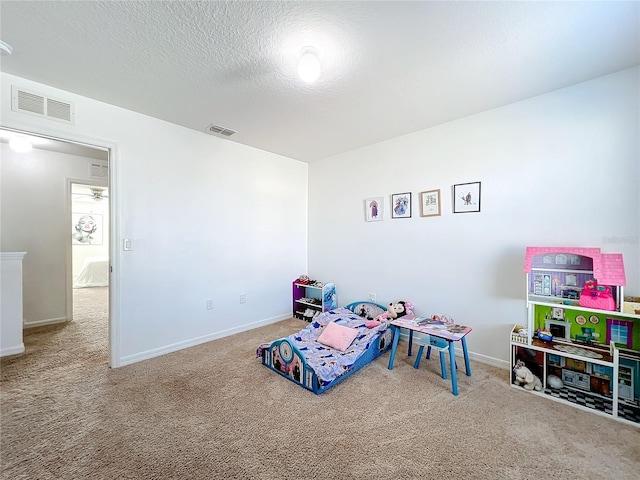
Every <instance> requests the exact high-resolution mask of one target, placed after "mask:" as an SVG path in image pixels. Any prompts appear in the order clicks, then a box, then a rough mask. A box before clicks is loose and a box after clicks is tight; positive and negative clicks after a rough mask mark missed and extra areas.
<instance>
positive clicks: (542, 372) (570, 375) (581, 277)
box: [510, 247, 640, 426]
mask: <svg viewBox="0 0 640 480" xmlns="http://www.w3.org/2000/svg"><path fill="white" fill-rule="evenodd" d="M525 272H526V280H527V282H526V283H527V292H526V293H527V323H526V325H516V326H515V327H514V328H513V329H512V331H511V342H510V352H511V365H512V366H513V370H512V373H511V385H512V386H514V387H517V388H522V387H524V389H526V390H530V391H531V392H533V393H536V394H539V395H541V396H544V397H546V398H550V399H553V400H556V401H560V402H564V403H569V404H571V405H572V406H575V407H577V408H581V409H585V410H588V411H591V412H595V413H600V414H603V415H607V416H611V417H613V418H615V419H617V420H620V421H624V422H629V423H632V424H633V425H635V426H640V315H638V314H637V313H636V312H637V310H635V309H634V308H633V307H631V308H630V307H629V302H627V301H626V299H625V297H624V292H623V289H624V286H625V285H626V277H625V273H624V264H623V260H622V255H620V254H607V253H602V252H601V251H600V249H598V248H572V247H528V248H527V251H526V258H525Z"/></svg>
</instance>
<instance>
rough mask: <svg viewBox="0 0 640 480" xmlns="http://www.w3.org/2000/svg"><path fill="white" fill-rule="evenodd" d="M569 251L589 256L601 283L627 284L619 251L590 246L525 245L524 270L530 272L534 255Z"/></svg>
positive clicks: (594, 272) (594, 274) (594, 273)
mask: <svg viewBox="0 0 640 480" xmlns="http://www.w3.org/2000/svg"><path fill="white" fill-rule="evenodd" d="M552 253H569V254H573V255H581V256H583V257H590V258H591V259H592V260H593V276H594V277H595V279H596V280H598V283H600V284H602V285H621V286H624V285H626V284H627V277H626V275H625V273H624V262H623V261H622V254H621V253H602V252H601V251H600V249H599V248H591V247H527V252H526V255H525V259H524V271H525V272H527V273H529V272H531V264H532V260H533V257H534V256H537V255H544V254H552Z"/></svg>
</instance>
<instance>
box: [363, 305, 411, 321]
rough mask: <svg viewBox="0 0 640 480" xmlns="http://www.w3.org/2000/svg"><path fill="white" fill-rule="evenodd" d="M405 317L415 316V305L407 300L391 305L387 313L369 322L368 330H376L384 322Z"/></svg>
mask: <svg viewBox="0 0 640 480" xmlns="http://www.w3.org/2000/svg"><path fill="white" fill-rule="evenodd" d="M405 315H413V305H411V304H410V303H409V302H407V301H405V300H400V301H399V302H395V303H390V304H389V306H388V307H387V311H386V312H384V313H382V314H380V315H378V316H377V317H376V318H374V319H373V320H369V321H367V322H366V323H365V326H366V327H367V328H375V327H377V326H378V325H380V324H381V323H382V322H387V321H389V320H393V319H395V318H400V317H404V316H405Z"/></svg>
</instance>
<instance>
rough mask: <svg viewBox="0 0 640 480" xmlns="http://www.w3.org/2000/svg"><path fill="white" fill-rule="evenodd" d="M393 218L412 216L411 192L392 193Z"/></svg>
mask: <svg viewBox="0 0 640 480" xmlns="http://www.w3.org/2000/svg"><path fill="white" fill-rule="evenodd" d="M391 218H411V192H405V193H394V194H393V195H391Z"/></svg>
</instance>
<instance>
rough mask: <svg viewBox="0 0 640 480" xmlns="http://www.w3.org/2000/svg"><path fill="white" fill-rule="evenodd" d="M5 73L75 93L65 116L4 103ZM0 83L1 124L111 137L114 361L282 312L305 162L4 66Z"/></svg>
mask: <svg viewBox="0 0 640 480" xmlns="http://www.w3.org/2000/svg"><path fill="white" fill-rule="evenodd" d="M12 83H14V84H16V85H19V86H21V87H23V88H25V89H30V90H34V91H36V92H39V93H43V94H48V95H51V96H54V97H57V98H62V99H65V100H69V101H72V102H74V103H75V108H76V124H75V125H74V126H70V125H66V124H62V123H59V122H51V121H48V120H43V119H40V118H38V117H34V116H31V115H25V114H21V113H15V112H12V111H11V101H10V89H11V84H12ZM1 93H2V106H1V108H2V110H1V112H2V117H1V118H2V124H3V125H5V126H9V127H13V128H23V129H25V130H31V131H37V132H41V133H55V134H57V136H61V137H63V138H64V137H67V138H73V139H85V140H86V141H88V142H89V143H94V144H97V145H101V144H105V143H106V144H112V145H114V146H115V151H114V155H113V161H112V162H111V167H112V174H113V176H112V179H111V180H112V182H111V185H110V191H109V193H110V196H111V197H112V199H111V201H112V209H111V215H112V218H113V219H114V223H113V226H114V235H115V236H116V238H115V242H114V249H113V251H112V253H113V255H112V261H113V263H114V273H113V276H112V285H111V289H112V293H114V295H115V299H114V300H115V302H116V303H117V304H118V305H119V308H118V309H117V310H116V311H113V310H112V312H111V314H112V322H113V321H114V319H115V321H116V323H117V325H116V326H115V330H117V333H118V337H119V339H120V341H119V343H118V344H117V345H116V346H115V352H114V351H112V354H115V356H116V357H117V358H115V359H112V363H113V364H114V365H122V364H126V363H130V362H133V361H137V360H140V359H143V358H147V357H150V356H154V355H159V354H162V353H165V352H168V351H171V350H175V349H178V348H183V347H186V346H189V345H193V344H196V343H198V342H202V341H206V340H209V339H212V338H217V337H220V336H224V335H227V334H230V333H235V332H237V331H240V330H243V329H247V328H251V327H252V326H256V325H259V324H260V323H265V322H269V321H274V320H277V319H281V318H287V317H289V316H290V315H291V312H290V310H291V281H292V279H293V278H295V277H297V276H298V275H299V274H300V273H301V272H304V271H306V270H307V268H306V265H307V264H306V236H307V201H306V199H307V173H308V168H307V165H306V164H304V163H301V162H299V161H296V160H292V159H289V158H286V157H282V156H279V155H275V154H271V153H268V152H264V151H260V150H257V149H253V148H249V147H245V146H243V145H239V144H236V143H233V142H231V141H227V140H223V139H219V138H215V137H213V136H210V135H206V134H204V133H200V132H196V131H193V130H188V129H185V128H182V127H179V126H176V125H173V124H170V123H167V122H164V121H161V120H157V119H154V118H151V117H147V116H145V115H140V114H137V113H134V112H131V111H128V110H124V109H122V108H118V107H115V106H112V105H107V104H104V103H101V102H98V101H94V100H91V99H88V98H85V97H81V96H77V95H74V94H71V93H68V92H64V91H60V90H58V89H54V88H51V87H48V86H45V85H42V84H37V83H34V82H30V81H27V80H25V79H21V78H18V77H15V76H11V75H6V74H2V84H1ZM203 128H204V126H203ZM241 134H242V133H241V132H240V133H238V135H241ZM90 140H94V141H93V142H91V141H90ZM114 205H115V207H114ZM3 221H4V217H3ZM123 238H130V239H131V240H132V241H133V247H134V249H133V251H127V252H121V251H120V250H119V248H120V247H121V246H122V239H123ZM116 247H117V248H116ZM3 248H4V247H3ZM240 293H246V294H247V303H245V304H242V305H241V304H240V303H239V294H240ZM208 298H214V300H215V308H214V310H209V311H208V310H206V299H208Z"/></svg>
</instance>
